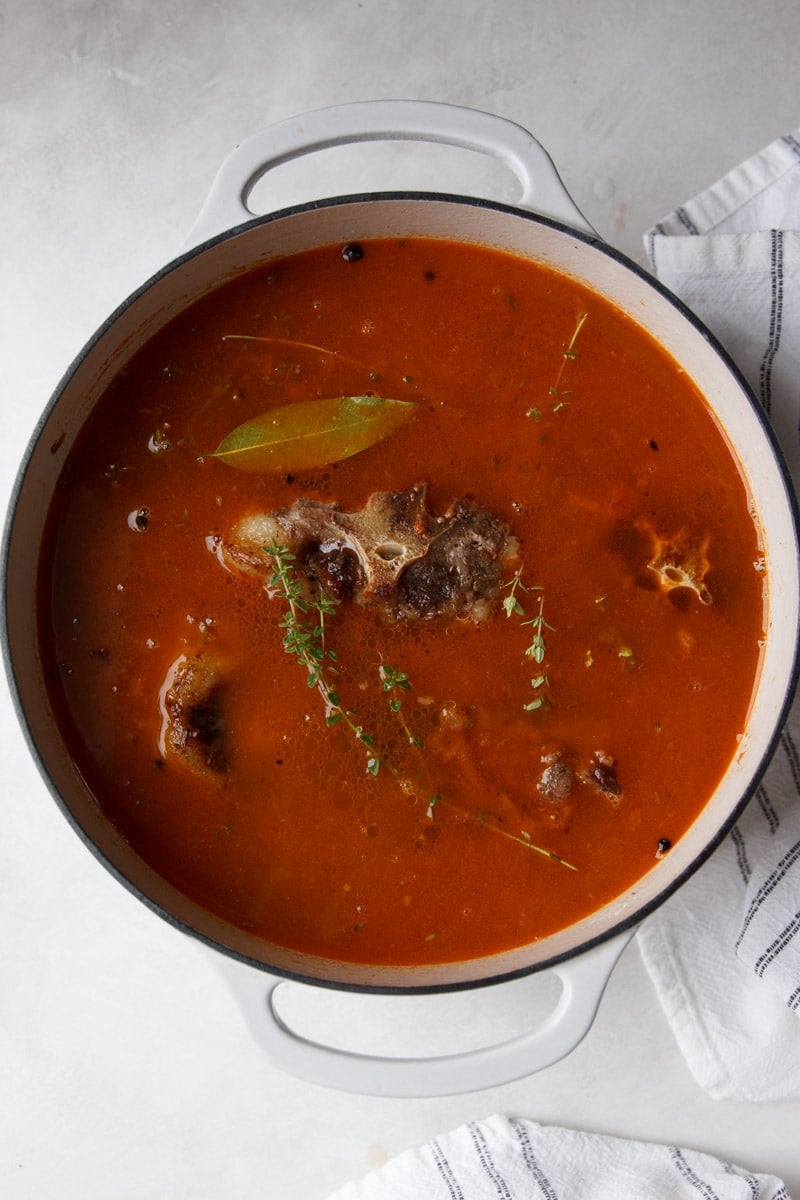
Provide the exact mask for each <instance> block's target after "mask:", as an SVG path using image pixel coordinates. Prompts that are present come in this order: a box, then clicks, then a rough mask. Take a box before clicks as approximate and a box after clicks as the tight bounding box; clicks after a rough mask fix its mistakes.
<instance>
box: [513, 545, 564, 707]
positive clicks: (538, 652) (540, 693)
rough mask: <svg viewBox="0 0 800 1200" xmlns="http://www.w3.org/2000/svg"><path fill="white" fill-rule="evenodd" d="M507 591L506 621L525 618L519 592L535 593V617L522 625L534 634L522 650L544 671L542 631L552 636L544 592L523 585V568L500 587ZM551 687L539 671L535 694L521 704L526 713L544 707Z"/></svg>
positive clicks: (532, 683)
mask: <svg viewBox="0 0 800 1200" xmlns="http://www.w3.org/2000/svg"><path fill="white" fill-rule="evenodd" d="M503 587H504V588H507V589H508V595H507V596H505V597H504V598H503V608H504V610H505V614H506V616H507V617H512V616H519V617H524V616H525V609H524V608H523V606H522V603H521V601H520V599H519V597H518V595H517V593H518V592H527V593H528V594H533V593H536V602H537V605H538V608H537V611H536V613H535V614H534V616H532V617H529V618H528V619H527V620H525V621H522V622H521V624H522V625H523V626H528V627H530V628H531V629H532V630H533V634H532V637H531V640H530V643H529V644H528V646H527V647H526V649H525V657H526V658H532V659H533V661H534V662H535V663H536V665H537V666H539V667H543V665H544V660H545V656H546V654H547V646H546V643H545V636H544V631H545V630H546V629H549V630H550V631H551V632H553V633H555V630H554V629H553V626H552V625H550V624H549V623H548V622H547V621H546V620H545V617H544V589H543V588H541V587H536V586H527V585H526V584H524V583H523V582H522V568H521V567H520V568H519V569H518V570H516V571H515V572H514V575H513V576H512V578H511V579H510V580H509V581H508V583H506V584H504V585H503ZM549 686H550V680H549V679H548V677H547V671H546V670H541V671H539V672H538V674H536V675H534V676H533V677H532V678H531V687H532V688H533V690H534V692H536V693H537V695H536V696H534V698H533V700H531V701H530V702H529V703H528V704H523V706H522V707H523V708H524V710H525V712H536V711H537V710H538V709H540V708H544V707H545V705H546V699H545V693H546V689H547V688H548V687H549Z"/></svg>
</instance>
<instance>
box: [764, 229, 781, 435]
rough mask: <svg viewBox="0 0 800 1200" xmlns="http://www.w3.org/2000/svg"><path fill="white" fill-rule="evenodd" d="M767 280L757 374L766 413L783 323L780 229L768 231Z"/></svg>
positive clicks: (770, 399) (770, 396)
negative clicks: (765, 320)
mask: <svg viewBox="0 0 800 1200" xmlns="http://www.w3.org/2000/svg"><path fill="white" fill-rule="evenodd" d="M769 281H770V305H769V329H768V332H767V346H766V349H765V350H764V356H763V358H762V359H761V369H760V371H759V375H758V388H759V394H760V398H761V404H762V406H763V408H764V412H766V413H770V412H771V411H772V364H773V363H774V361H775V355H776V354H777V353H778V346H779V345H780V342H781V327H782V325H783V231H782V230H780V229H773V230H772V231H771V233H770V261H769Z"/></svg>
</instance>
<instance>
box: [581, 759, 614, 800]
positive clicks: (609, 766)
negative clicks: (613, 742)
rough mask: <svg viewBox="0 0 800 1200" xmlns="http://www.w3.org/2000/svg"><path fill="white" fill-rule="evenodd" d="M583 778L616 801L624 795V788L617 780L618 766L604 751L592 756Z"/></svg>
mask: <svg viewBox="0 0 800 1200" xmlns="http://www.w3.org/2000/svg"><path fill="white" fill-rule="evenodd" d="M583 777H584V779H585V780H586V781H587V783H591V784H593V785H594V786H595V787H596V788H598V789H599V790H600V791H601V792H602V793H603V794H604V795H605V796H609V797H611V798H612V799H615V800H616V799H619V797H620V796H621V795H622V787H621V786H620V782H619V780H618V779H617V765H616V763H615V762H614V759H613V758H612V757H611V756H610V755H609V754H606V753H605V752H604V751H602V750H596V751H595V753H594V754H593V755H592V758H591V761H590V763H589V766H588V767H587V768H586V770H585V771H584V773H583Z"/></svg>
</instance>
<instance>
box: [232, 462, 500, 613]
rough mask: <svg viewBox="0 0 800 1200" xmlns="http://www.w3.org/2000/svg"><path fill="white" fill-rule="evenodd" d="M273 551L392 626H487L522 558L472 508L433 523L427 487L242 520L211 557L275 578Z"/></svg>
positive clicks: (491, 519)
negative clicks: (448, 621)
mask: <svg viewBox="0 0 800 1200" xmlns="http://www.w3.org/2000/svg"><path fill="white" fill-rule="evenodd" d="M273 542H278V543H280V544H282V545H285V546H288V547H289V549H290V550H291V551H292V553H293V554H295V556H296V558H297V563H298V566H299V567H300V568H301V570H302V571H303V572H304V574H305V576H306V579H307V580H308V582H309V584H310V585H311V586H313V585H314V584H315V583H319V584H321V586H322V587H323V589H324V590H325V591H326V592H327V594H328V595H330V596H332V597H334V598H335V599H337V600H354V601H355V602H356V603H359V604H365V605H371V606H378V607H380V608H382V609H383V611H384V612H385V614H386V615H387V616H389V617H391V618H392V619H394V620H408V619H427V618H432V617H469V618H471V619H473V620H476V621H478V620H481V619H483V618H484V617H486V616H488V615H489V614H490V613H491V612H492V611H493V608H494V605H495V602H496V599H497V594H498V591H499V586H500V583H501V578H502V574H503V570H504V567H505V566H506V564H507V563H508V562H510V561H512V560H513V559H514V558H515V557H516V554H517V547H516V543H515V541H514V539H513V538H511V537H510V536H509V531H508V528H507V526H506V525H505V524H504V523H503V522H502V521H501V520H499V519H498V518H497V517H495V516H494V515H493V514H492V513H490V512H487V511H486V510H485V509H482V508H479V507H478V506H477V505H476V504H475V503H473V501H471V500H469V499H462V500H459V501H457V502H456V503H455V504H453V505H452V506H451V508H450V509H449V510H448V511H447V512H446V513H445V514H444V515H442V516H436V515H434V514H433V513H431V512H430V510H429V509H428V506H427V502H426V489H425V486H424V485H420V486H418V487H412V488H409V489H407V490H406V491H404V492H374V493H373V494H372V495H371V496H370V498H369V500H368V501H367V503H366V504H365V505H364V507H363V508H362V509H359V510H357V511H356V512H343V511H342V510H341V509H340V508H338V507H337V506H336V505H332V504H320V503H318V502H317V501H314V500H305V499H300V500H296V501H295V503H294V504H293V505H292V506H291V508H286V509H279V510H278V511H276V512H274V513H259V514H256V515H254V516H251V517H247V518H245V519H244V520H243V521H241V522H240V524H239V525H238V526H237V528H236V529H235V530H234V531H233V535H232V537H231V538H230V539H229V540H228V541H227V542H224V543H219V544H217V545H215V547H214V549H215V550H216V552H217V554H218V556H219V557H220V558H221V559H222V561H223V562H224V563H225V565H226V566H228V567H231V568H234V569H236V570H242V571H246V572H248V573H255V574H259V575H266V576H269V574H270V573H271V569H272V568H271V562H270V558H269V555H268V554H267V553H266V551H265V547H267V546H269V545H270V544H271V543H273Z"/></svg>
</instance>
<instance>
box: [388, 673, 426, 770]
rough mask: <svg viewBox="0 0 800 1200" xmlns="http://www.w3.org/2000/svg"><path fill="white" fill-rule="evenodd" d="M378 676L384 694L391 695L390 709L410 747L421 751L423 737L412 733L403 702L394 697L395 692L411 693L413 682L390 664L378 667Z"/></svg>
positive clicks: (397, 696) (398, 697)
mask: <svg viewBox="0 0 800 1200" xmlns="http://www.w3.org/2000/svg"><path fill="white" fill-rule="evenodd" d="M378 674H379V675H380V678H381V685H382V687H383V690H384V692H388V693H389V708H390V709H391V711H392V712H393V713H394V715H395V716H396V717H397V719H398V721H399V722H400V725H401V727H402V729H403V733H404V734H405V736H406V739H407V740H408V742H409V745H412V746H416V747H417V748H418V749H419V750H421V749H422V748H423V745H424V742H423V740H422V738H421V737H418V736H417V735H416V734H414V733H412V732H411V730H410V729H409V727H408V723H407V721H406V719H405V716H404V715H403V701H402V699H401V698H400V696H399V695H392V693H394V692H400V691H402V692H410V691H411V680H410V679H409V678H408V675H406V673H405V671H401V670H400V669H399V668H398V667H392V666H390V665H389V664H388V663H381V665H380V666H379V667H378Z"/></svg>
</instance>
